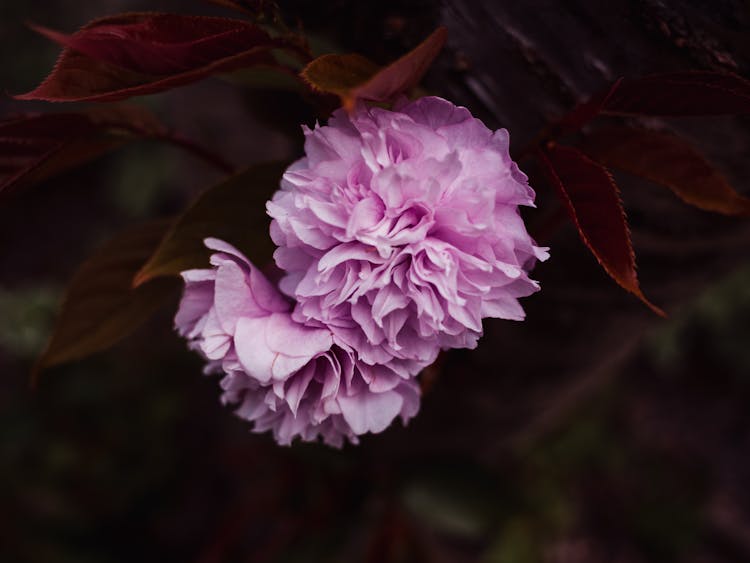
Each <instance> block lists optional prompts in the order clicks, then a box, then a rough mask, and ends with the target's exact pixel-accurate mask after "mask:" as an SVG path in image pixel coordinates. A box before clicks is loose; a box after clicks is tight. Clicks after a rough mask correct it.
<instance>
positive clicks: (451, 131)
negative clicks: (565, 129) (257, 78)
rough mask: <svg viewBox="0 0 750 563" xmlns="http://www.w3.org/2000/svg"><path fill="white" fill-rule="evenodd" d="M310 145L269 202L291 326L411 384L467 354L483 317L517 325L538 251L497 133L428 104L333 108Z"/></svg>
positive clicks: (517, 178)
mask: <svg viewBox="0 0 750 563" xmlns="http://www.w3.org/2000/svg"><path fill="white" fill-rule="evenodd" d="M305 135H306V141H305V157H304V158H302V159H301V160H299V161H297V162H296V163H294V164H293V165H292V166H290V167H289V169H288V170H287V171H286V173H285V174H284V177H283V181H282V186H281V189H280V190H279V191H278V192H277V193H276V195H275V196H274V198H273V200H272V201H271V202H269V203H268V212H269V214H270V215H271V217H272V218H273V222H272V224H271V236H272V237H273V240H274V242H275V243H276V244H277V245H278V246H279V248H278V249H277V251H276V254H275V259H276V264H277V265H278V266H279V267H280V268H281V269H282V270H284V271H285V272H286V275H285V277H284V278H283V279H282V280H281V285H280V287H281V289H282V291H283V292H284V293H285V294H286V295H288V296H289V297H291V298H292V299H294V300H295V301H296V302H297V305H296V307H295V310H294V315H293V316H294V319H295V320H297V321H299V322H302V323H305V324H307V325H311V324H312V325H315V326H320V327H327V328H328V329H330V331H331V332H332V333H333V336H334V341H335V342H336V343H337V344H339V345H341V346H346V347H347V348H349V349H352V350H354V351H355V352H356V354H357V355H358V357H359V359H360V360H361V361H362V362H364V363H366V364H369V365H388V366H389V367H391V368H392V369H393V370H394V371H396V372H397V373H399V374H401V375H403V376H413V375H415V374H416V373H417V372H418V371H419V370H420V369H421V368H423V367H424V366H426V365H428V364H430V363H431V362H433V361H434V360H435V358H436V356H437V354H438V352H439V351H440V350H441V349H448V348H473V347H475V346H476V343H477V340H478V338H479V337H480V336H481V334H482V319H484V318H486V317H494V318H501V319H514V320H521V319H523V317H524V311H523V309H522V308H521V305H520V304H519V302H518V298H519V297H525V296H527V295H530V294H531V293H534V292H535V291H537V290H538V289H539V286H538V284H537V282H535V281H533V280H531V279H530V278H529V275H528V272H529V270H530V269H531V268H532V266H533V265H534V263H535V262H536V260H544V259H546V258H547V252H546V249H543V248H540V247H538V246H536V244H535V243H534V241H533V240H532V239H531V237H530V236H529V234H528V233H527V231H526V227H525V226H524V223H523V220H522V219H521V216H520V214H519V206H522V205H525V206H533V201H534V192H533V190H532V189H531V188H530V187H529V185H528V182H527V178H526V176H525V175H524V174H523V173H522V172H521V171H520V170H519V169H518V167H517V166H516V164H515V163H514V162H513V161H512V160H511V158H510V156H509V153H508V132H507V131H506V130H505V129H500V130H498V131H495V132H494V133H493V132H492V131H491V130H489V129H488V128H487V127H485V125H484V124H483V123H482V122H481V121H479V120H478V119H475V118H474V117H472V115H471V114H470V113H469V111H468V110H467V109H466V108H463V107H456V106H454V105H453V104H452V103H450V102H448V101H446V100H443V99H441V98H436V97H426V98H421V99H418V100H416V101H414V102H402V103H400V104H397V105H396V107H395V109H394V110H393V111H389V110H386V109H381V108H377V107H367V106H365V105H360V106H358V107H357V108H356V109H355V111H354V113H353V114H352V115H351V116H350V115H347V114H346V113H345V112H344V111H343V110H339V111H337V112H336V113H334V115H333V116H332V118H331V119H330V121H329V123H328V125H327V126H322V127H321V126H317V127H316V128H315V129H312V130H310V129H305Z"/></svg>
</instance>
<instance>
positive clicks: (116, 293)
mask: <svg viewBox="0 0 750 563" xmlns="http://www.w3.org/2000/svg"><path fill="white" fill-rule="evenodd" d="M168 226H169V222H166V221H154V222H152V223H149V224H147V225H142V226H138V227H134V228H130V229H128V230H126V231H124V232H122V233H120V234H118V235H117V236H115V237H114V238H113V239H112V240H110V241H109V242H107V243H106V244H105V245H104V246H102V247H101V248H100V249H99V250H98V251H96V252H95V253H94V254H93V255H92V256H91V257H90V258H89V259H88V260H87V261H86V262H85V263H83V264H82V265H81V267H80V268H79V270H78V272H76V274H75V276H74V277H73V280H72V281H71V283H70V286H69V287H68V290H67V292H66V295H65V299H64V301H63V305H62V311H61V312H60V316H59V318H58V319H57V323H56V325H55V328H54V331H53V334H52V337H51V338H50V341H49V344H48V345H47V348H46V349H45V351H44V353H43V354H42V356H41V357H40V358H39V360H38V361H37V363H36V366H35V367H34V373H33V375H32V377H33V378H35V377H36V375H37V374H38V373H39V371H40V370H42V369H44V368H47V367H50V366H53V365H57V364H62V363H65V362H69V361H71V360H76V359H80V358H84V357H86V356H89V355H91V354H93V353H95V352H99V351H101V350H105V349H106V348H109V347H110V346H112V345H113V344H115V343H116V342H118V341H119V340H121V339H122V338H124V337H125V336H127V335H129V334H130V333H131V332H133V331H134V330H135V329H136V328H137V327H138V326H140V325H141V324H142V323H143V322H144V321H146V320H147V319H148V318H149V317H150V316H151V315H152V314H153V313H154V311H156V309H158V308H159V307H160V306H161V305H162V304H163V303H164V302H165V301H166V300H168V299H169V298H170V296H172V295H174V294H175V293H176V292H177V290H178V288H179V283H178V281H177V280H175V279H170V278H166V279H159V280H154V281H153V282H150V283H148V284H145V285H143V286H140V287H138V288H137V289H133V288H132V287H131V281H132V279H133V274H135V272H136V271H137V270H138V268H140V267H141V265H142V264H143V262H145V260H146V259H147V258H148V256H149V255H150V254H151V252H153V250H154V248H155V247H156V245H157V244H158V242H159V240H161V238H162V236H163V235H164V233H165V231H166V230H167V228H168Z"/></svg>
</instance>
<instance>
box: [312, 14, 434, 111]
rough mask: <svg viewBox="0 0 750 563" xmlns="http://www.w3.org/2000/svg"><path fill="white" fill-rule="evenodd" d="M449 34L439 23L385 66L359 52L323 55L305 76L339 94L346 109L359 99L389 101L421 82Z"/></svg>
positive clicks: (323, 89) (315, 86) (322, 90)
mask: <svg viewBox="0 0 750 563" xmlns="http://www.w3.org/2000/svg"><path fill="white" fill-rule="evenodd" d="M447 37H448V31H447V30H446V28H444V27H439V28H437V29H436V30H435V31H434V32H432V34H431V35H430V36H429V37H428V38H427V39H425V40H424V41H422V43H420V44H419V45H417V47H415V48H414V49H413V50H412V51H410V52H409V53H407V54H406V55H404V56H403V57H401V58H400V59H398V60H396V61H394V62H392V63H391V64H389V65H388V66H386V67H384V68H382V69H378V66H377V65H375V63H373V62H371V61H369V60H367V59H366V58H364V57H361V56H359V55H323V56H322V57H318V58H317V59H315V60H314V61H312V62H311V63H310V64H308V65H307V66H306V67H305V69H304V70H303V71H302V77H303V78H304V79H305V80H306V81H307V82H308V83H309V84H310V85H311V86H312V87H313V88H314V89H316V90H319V91H321V92H326V93H330V94H336V95H338V96H339V97H340V98H341V103H342V105H343V106H344V107H345V108H347V110H351V109H352V108H353V107H354V105H355V104H356V102H357V100H360V99H361V100H368V101H373V102H387V101H390V100H392V99H393V98H394V97H395V96H397V95H399V94H402V93H405V92H408V91H409V90H411V89H412V88H414V86H416V85H417V84H418V83H419V81H420V80H421V79H422V76H424V73H425V72H427V69H428V68H429V67H430V64H432V61H433V60H434V59H435V57H436V56H437V55H438V53H439V52H440V50H441V49H442V48H443V45H444V44H445V40H446V38H447Z"/></svg>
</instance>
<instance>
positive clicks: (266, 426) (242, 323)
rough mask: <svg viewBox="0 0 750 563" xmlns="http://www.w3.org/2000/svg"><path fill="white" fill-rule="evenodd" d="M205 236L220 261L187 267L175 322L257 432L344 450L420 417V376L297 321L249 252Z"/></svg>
mask: <svg viewBox="0 0 750 563" xmlns="http://www.w3.org/2000/svg"><path fill="white" fill-rule="evenodd" d="M205 242H206V246H207V247H208V248H210V249H212V250H214V251H215V254H213V255H212V256H211V265H212V266H213V267H212V268H211V269H199V270H188V271H186V272H183V274H182V275H183V278H184V280H185V291H184V294H183V298H182V302H181V303H180V308H179V311H178V312H177V315H176V317H175V326H176V328H177V330H178V332H179V333H180V334H181V335H182V336H184V337H186V338H187V339H188V340H189V342H190V346H191V347H192V348H194V349H195V350H197V351H198V352H199V353H201V354H202V355H203V356H204V357H205V358H206V359H207V360H208V361H209V363H208V365H207V367H206V370H207V371H208V372H220V373H224V374H225V376H224V378H223V379H222V382H221V386H222V388H223V390H224V393H223V396H222V400H223V401H224V402H225V403H232V404H238V405H239V407H238V409H237V414H238V415H239V416H241V417H242V418H245V419H247V420H249V421H251V422H252V423H253V429H254V431H256V432H264V431H266V430H271V431H273V433H274V436H275V438H276V440H277V442H279V443H280V444H290V443H291V441H292V440H293V439H294V438H295V437H296V436H299V437H300V438H301V439H302V440H305V441H312V440H316V439H317V438H318V436H320V437H322V439H323V441H324V442H326V443H328V444H331V445H334V446H341V445H342V444H343V442H344V440H345V439H348V440H350V441H351V442H353V443H357V436H358V435H360V434H364V433H367V432H381V431H382V430H384V429H385V428H386V427H387V426H388V425H389V424H390V423H391V422H392V421H393V419H394V418H396V417H397V416H401V419H402V420H403V422H404V423H405V422H406V421H407V420H408V419H410V418H411V417H413V416H414V415H415V414H416V412H417V410H418V409H419V386H418V385H417V383H416V381H414V380H413V379H412V380H407V379H404V378H403V377H401V376H400V375H398V374H397V373H395V372H394V371H393V370H391V369H389V368H388V367H386V366H370V365H367V364H363V363H362V362H361V361H359V360H358V358H357V355H356V354H355V353H354V351H353V350H352V349H351V348H348V347H347V346H346V345H337V344H334V338H333V334H332V333H331V331H330V330H328V329H327V328H321V327H312V326H305V325H304V324H301V323H299V322H297V321H296V320H294V319H293V318H292V316H291V303H290V301H289V300H288V299H287V298H286V297H284V296H283V295H281V294H280V293H279V292H278V290H277V289H276V288H275V287H274V286H273V285H271V283H270V282H269V281H268V280H267V279H266V278H265V276H264V275H263V274H262V273H261V272H260V271H258V269H257V268H255V267H254V266H253V265H252V264H251V263H250V262H249V261H248V260H247V258H245V257H244V256H243V255H242V253H241V252H239V251H238V250H237V249H235V248H234V247H232V246H231V245H229V244H227V243H225V242H223V241H220V240H217V239H206V241H205Z"/></svg>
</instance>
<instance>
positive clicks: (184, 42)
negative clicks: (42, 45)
mask: <svg viewBox="0 0 750 563" xmlns="http://www.w3.org/2000/svg"><path fill="white" fill-rule="evenodd" d="M34 29H36V30H37V31H38V32H39V33H41V34H42V35H45V36H46V37H49V38H50V39H52V40H53V41H56V42H57V43H60V44H61V45H63V46H64V47H65V49H64V50H63V52H62V54H61V55H60V58H59V59H58V61H57V64H56V65H55V68H54V69H53V71H52V73H51V74H50V75H49V76H48V77H47V78H46V79H45V80H44V82H42V84H40V85H39V86H38V87H37V88H36V89H34V90H32V91H31V92H28V93H26V94H22V95H20V96H16V98H17V99H21V100H46V101H52V102H72V101H98V102H111V101H116V100H122V99H125V98H129V97H131V96H140V95H144V94H153V93H155V92H161V91H163V90H167V89H170V88H174V87H177V86H182V85H183V84H187V83H190V82H194V81H196V80H200V79H201V78H205V77H206V76H209V75H212V74H216V73H220V72H228V71H231V70H236V69H239V68H244V67H249V66H255V65H267V66H279V65H278V64H277V63H276V61H275V59H274V57H273V55H272V53H271V50H272V49H278V48H290V49H293V47H292V46H291V45H290V44H289V43H288V42H287V41H285V40H283V39H275V38H271V37H270V36H269V35H268V34H267V33H266V32H265V31H264V30H263V29H261V28H260V27H258V26H256V25H254V24H252V23H250V22H247V21H243V20H236V19H228V18H216V17H203V16H184V15H178V14H155V13H132V14H122V15H116V16H109V17H106V18H102V19H99V20H95V21H93V22H91V23H89V24H88V25H86V26H85V27H83V28H82V29H80V30H79V31H77V32H75V33H74V34H73V35H65V34H62V33H59V32H56V31H52V30H48V29H45V28H41V27H35V28H34Z"/></svg>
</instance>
